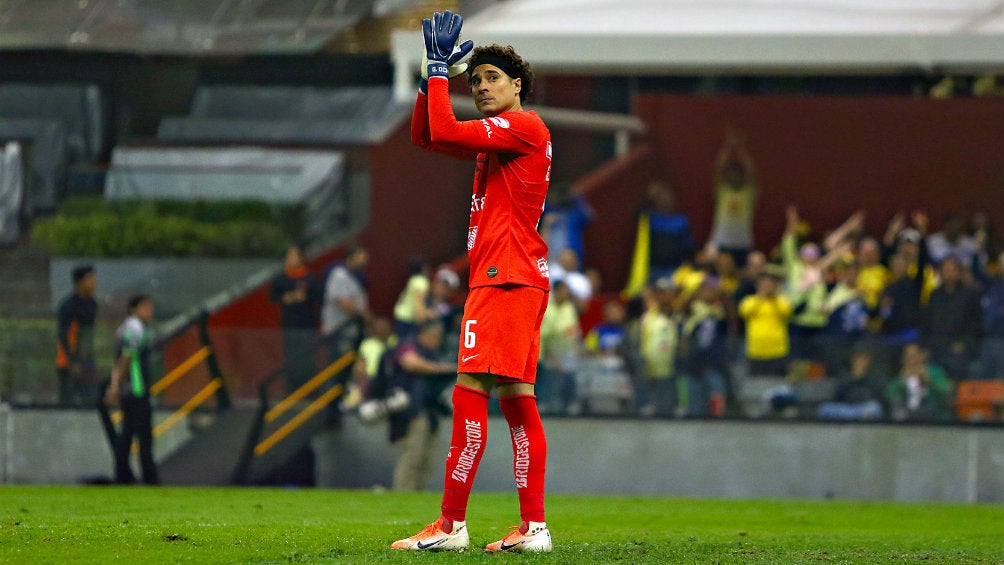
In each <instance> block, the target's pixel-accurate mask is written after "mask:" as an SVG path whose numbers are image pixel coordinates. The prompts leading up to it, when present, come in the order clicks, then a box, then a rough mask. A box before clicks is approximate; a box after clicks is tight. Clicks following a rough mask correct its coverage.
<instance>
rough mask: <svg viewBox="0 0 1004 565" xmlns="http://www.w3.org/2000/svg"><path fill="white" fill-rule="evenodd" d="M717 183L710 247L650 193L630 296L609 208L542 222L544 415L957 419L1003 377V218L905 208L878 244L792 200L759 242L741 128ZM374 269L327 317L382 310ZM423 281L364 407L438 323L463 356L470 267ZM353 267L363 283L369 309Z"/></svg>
mask: <svg viewBox="0 0 1004 565" xmlns="http://www.w3.org/2000/svg"><path fill="white" fill-rule="evenodd" d="M715 173H716V174H715V211H714V215H713V218H714V220H713V222H714V225H713V226H712V230H711V238H710V240H709V242H708V243H707V244H705V245H703V246H699V245H697V244H695V239H694V237H693V234H692V229H691V225H690V222H689V219H688V217H687V215H686V214H685V213H682V212H680V211H679V210H677V208H676V198H675V193H674V191H673V189H672V187H670V186H669V185H667V184H665V183H661V182H653V183H651V185H650V186H649V187H648V189H647V191H646V193H645V199H644V202H643V203H642V205H641V206H640V209H639V213H638V238H637V240H636V245H635V249H634V253H633V257H631V259H630V261H631V274H630V276H629V281H628V283H627V286H626V288H624V289H611V288H605V287H604V286H603V276H602V273H601V272H600V271H599V270H598V269H596V268H593V267H586V268H583V265H588V262H587V255H586V254H587V250H586V249H585V246H584V243H583V242H584V237H583V233H584V231H585V230H586V229H588V228H587V226H588V225H589V223H590V222H591V221H592V219H593V218H594V216H595V214H596V212H595V211H594V210H592V209H591V208H590V206H589V205H588V203H587V202H586V199H585V198H584V197H583V195H581V194H577V193H576V192H575V191H574V190H573V189H571V188H570V187H568V186H564V185H555V186H554V187H552V192H551V194H550V195H549V200H548V204H547V207H546V208H545V211H544V215H543V217H542V220H541V223H540V229H541V232H542V235H543V236H544V238H545V240H546V241H547V242H548V246H549V249H550V252H551V256H550V257H549V263H550V278H551V281H552V289H551V296H550V300H549V305H548V308H547V312H546V314H545V316H544V320H543V323H542V327H541V356H540V365H539V372H540V377H539V379H538V387H537V389H538V391H537V392H538V397H539V404H540V407H541V410H542V411H543V412H550V413H557V414H568V415H576V414H581V413H589V412H592V413H598V412H607V413H618V414H635V415H638V416H642V417H649V416H662V417H684V416H689V417H721V416H726V415H747V416H749V415H763V414H771V415H785V414H796V415H799V416H801V417H819V418H826V419H869V420H876V419H891V420H898V421H901V420H920V421H949V420H952V419H953V418H955V417H956V409H955V405H954V394H955V390H956V389H957V387H958V385H959V383H961V382H963V381H968V380H979V379H982V380H995V381H1004V268H1002V266H1004V245H1002V241H1004V236H1002V233H1001V231H1000V230H997V229H996V228H995V227H994V225H993V223H992V221H991V218H990V216H989V215H988V214H987V213H985V212H983V211H974V212H973V213H972V214H971V215H970V216H969V217H968V218H963V217H962V216H960V215H959V214H955V213H948V214H944V215H943V216H942V217H941V218H939V220H940V225H939V229H938V230H937V231H932V230H930V229H929V228H930V227H931V222H930V221H929V218H928V215H927V214H926V213H925V212H923V211H913V212H911V213H909V214H904V213H897V214H895V215H894V216H893V217H892V218H891V219H889V221H888V224H887V228H886V230H885V231H884V233H881V234H872V233H868V232H867V231H866V230H865V216H866V215H865V213H864V212H863V211H862V212H858V213H855V214H853V215H851V217H850V218H848V219H847V220H846V221H845V222H844V223H843V224H841V225H839V226H834V227H832V229H829V230H827V231H822V230H819V229H816V230H813V229H811V228H810V226H809V225H808V223H807V222H805V221H804V219H803V218H802V217H801V216H800V215H799V211H798V209H797V208H796V207H795V206H794V205H792V206H789V207H788V209H787V210H786V227H785V231H784V234H783V236H782V238H781V240H780V241H779V242H771V243H770V244H769V245H759V246H754V242H753V225H754V221H753V213H754V210H755V208H756V198H757V181H756V170H755V166H754V163H753V160H752V158H751V157H750V155H749V153H748V152H747V151H746V149H745V144H744V141H743V139H742V137H741V136H740V135H738V134H736V133H735V132H729V134H728V135H727V137H726V141H725V143H724V144H723V146H722V149H721V151H720V154H719V157H718V159H717V162H716V171H715ZM813 231H815V233H817V234H820V237H819V238H818V240H813V239H812V238H811V237H810V234H812V233H813ZM358 253H363V260H362V261H361V262H360V261H359V260H358V259H359V255H358ZM364 265H365V254H364V252H362V251H354V252H353V253H350V254H349V256H348V259H347V260H346V263H345V264H344V265H342V266H341V267H340V268H341V269H342V270H341V271H339V268H336V269H335V270H334V271H332V273H333V274H332V275H331V276H329V278H328V282H327V285H326V286H327V292H326V293H325V299H324V305H323V307H322V311H323V312H328V313H329V314H331V313H337V312H339V311H342V310H343V309H344V310H345V311H346V312H347V313H349V314H353V315H356V314H360V313H362V312H364V311H365V309H366V304H365V301H364V300H363V299H364V298H365V297H364V295H360V294H359V290H360V289H361V288H363V287H364V285H363V283H362V282H361V281H364V276H363V275H362V267H363V266H364ZM346 266H348V267H349V268H347V269H346V268H345V267H346ZM410 272H411V275H410V278H409V279H408V282H407V284H406V286H405V288H404V289H403V290H402V292H401V296H400V299H399V300H398V302H397V304H396V305H395V307H394V312H393V319H385V318H380V317H375V318H373V317H370V318H369V323H368V332H367V338H366V340H365V341H364V343H363V347H362V349H361V352H362V358H363V359H366V360H368V361H366V362H365V363H364V362H360V369H359V370H358V371H357V375H356V379H355V380H356V382H357V383H358V384H359V385H360V386H359V387H358V389H359V391H360V392H359V393H357V395H358V396H359V397H360V398H361V397H362V396H363V393H362V391H363V390H364V389H365V384H366V382H367V380H368V379H372V378H373V376H374V371H375V370H376V367H377V365H378V363H377V360H378V358H379V356H380V355H381V354H383V353H384V352H386V351H387V350H393V349H394V348H395V347H396V345H395V344H397V343H400V342H403V341H406V340H409V339H413V337H414V332H415V329H416V328H417V327H419V326H421V325H422V324H423V323H425V322H427V321H429V320H436V321H438V322H439V323H441V324H442V325H443V327H445V328H446V331H445V333H444V336H445V339H444V340H443V345H442V355H441V358H443V359H449V358H450V356H451V355H452V356H453V358H454V360H455V355H456V350H457V339H458V337H457V336H459V335H460V333H461V332H460V328H458V327H457V326H456V324H457V323H458V320H459V312H458V309H459V306H458V305H460V304H462V302H463V301H462V296H461V294H462V286H463V285H462V283H461V278H460V276H459V274H458V273H457V272H454V271H453V270H451V269H450V268H449V267H440V268H439V269H432V268H431V266H430V265H429V264H427V263H426V262H425V261H422V260H415V261H413V262H412V264H411V265H410ZM336 274H337V275H338V277H340V278H341V280H342V281H343V282H346V281H348V282H353V281H355V284H352V285H348V286H349V287H352V292H350V293H349V295H350V298H352V299H347V298H346V297H345V296H339V294H338V288H340V286H339V284H336V282H335V279H334V278H332V277H335V275H336ZM342 286H345V285H342ZM327 325H330V324H327ZM367 367H368V368H367ZM807 391H808V392H807Z"/></svg>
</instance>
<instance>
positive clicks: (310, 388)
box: [265, 351, 356, 422]
mask: <svg viewBox="0 0 1004 565" xmlns="http://www.w3.org/2000/svg"><path fill="white" fill-rule="evenodd" d="M355 359H356V353H355V352H354V351H350V352H349V353H346V354H345V355H342V356H341V357H340V358H339V359H338V360H337V361H335V362H334V363H331V364H330V365H328V366H327V367H325V368H324V369H323V370H322V371H321V372H320V373H317V375H315V376H314V378H312V379H310V380H309V381H307V382H306V383H304V384H303V385H301V386H300V388H298V389H296V390H295V391H293V393H292V394H290V395H289V396H287V397H286V398H284V399H283V400H282V401H280V402H279V403H278V404H276V405H275V406H273V407H272V409H271V410H269V411H268V412H266V413H265V421H266V422H271V421H272V420H275V419H276V418H278V417H279V416H281V415H282V414H283V413H284V412H286V410H289V408H290V407H292V406H293V405H294V404H296V403H297V402H299V401H300V400H303V398H304V397H306V396H307V395H308V394H310V393H311V392H314V390H315V389H316V388H317V387H319V386H321V385H322V384H324V383H325V382H326V381H327V380H328V379H330V378H331V377H332V376H334V375H335V374H336V373H338V372H340V371H342V370H343V369H344V368H345V367H346V365H348V364H349V363H351V362H353V361H355Z"/></svg>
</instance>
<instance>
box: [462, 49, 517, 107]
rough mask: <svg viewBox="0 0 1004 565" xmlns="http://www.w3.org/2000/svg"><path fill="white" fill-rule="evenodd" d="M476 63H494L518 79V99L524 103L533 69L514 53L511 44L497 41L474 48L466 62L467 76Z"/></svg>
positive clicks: (511, 76) (510, 76)
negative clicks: (503, 44)
mask: <svg viewBox="0 0 1004 565" xmlns="http://www.w3.org/2000/svg"><path fill="white" fill-rule="evenodd" d="M478 65H494V66H496V67H498V68H500V69H502V71H503V72H505V74H507V75H509V78H512V79H517V78H518V79H520V81H521V82H520V89H519V101H520V103H521V104H522V103H525V102H526V99H527V97H528V96H530V93H531V92H532V91H533V70H532V69H530V63H527V62H526V61H524V60H523V58H522V57H520V56H519V54H518V53H516V50H515V49H513V47H512V45H506V46H502V45H499V44H497V43H493V44H491V45H481V46H479V47H475V48H474V54H473V55H471V60H470V61H468V63H467V76H468V78H470V76H471V74H472V73H473V72H474V69H475V68H476V67H477V66H478Z"/></svg>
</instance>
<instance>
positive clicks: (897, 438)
mask: <svg viewBox="0 0 1004 565" xmlns="http://www.w3.org/2000/svg"><path fill="white" fill-rule="evenodd" d="M166 414H167V413H166V412H159V411H158V412H157V414H156V416H155V420H156V421H160V420H161V419H163V418H164V417H165V416H166ZM0 417H2V418H4V421H3V422H0V436H2V437H0V469H3V470H4V473H3V478H4V480H5V482H9V483H33V484H72V483H75V482H78V481H79V480H80V479H82V478H86V477H93V476H101V475H105V476H110V475H111V471H112V456H111V452H110V450H109V448H108V445H107V442H106V440H105V438H104V435H103V432H102V430H101V426H100V423H99V421H98V417H97V414H96V413H94V412H93V411H89V410H27V409H16V408H15V409H13V410H10V411H9V412H7V413H6V415H3V414H2V412H0ZM544 425H545V427H546V429H547V437H548V470H547V490H548V492H550V493H603V494H625V495H641V496H645V495H667V496H693V497H716V498H758V497H771V498H775V497H776V498H843V499H867V500H899V501H944V502H998V503H999V502H1004V433H1002V432H1004V429H1002V428H1001V427H991V426H965V425H958V426H941V427H939V426H913V425H891V424H831V423H803V422H772V421H738V420H735V421H689V420H683V421H681V420H618V419H592V418H575V419H573V418H548V419H545V422H544ZM448 427H449V426H448V425H446V424H445V422H444V425H443V426H442V427H441V429H440V431H439V435H440V442H439V448H438V451H437V455H436V459H437V462H438V463H437V468H436V469H435V470H434V471H433V475H432V478H431V480H430V481H429V485H428V487H429V489H431V490H438V489H439V488H440V486H441V485H442V477H443V460H444V459H445V456H446V448H447V442H448V433H449V430H448ZM488 429H489V431H488V434H489V437H488V444H487V445H488V447H487V448H486V450H485V455H484V459H483V461H482V463H481V467H480V472H479V473H478V477H477V482H476V483H475V490H480V491H503V492H504V491H513V490H514V489H513V486H512V483H513V478H512V470H511V469H512V450H511V447H510V443H509V437H508V433H507V429H506V426H505V421H504V420H502V419H501V418H492V419H491V420H490V422H489V427H488ZM188 434H189V431H188V430H187V429H186V426H185V425H184V424H179V425H178V426H175V427H174V428H172V429H171V430H170V431H169V433H168V434H166V435H165V436H163V437H161V438H158V441H156V442H155V456H156V457H157V458H158V459H159V458H162V457H163V456H165V455H167V454H168V453H170V452H171V451H172V450H173V449H175V448H176V447H177V446H178V445H181V443H183V442H184V441H185V440H186V439H187V437H188ZM312 446H313V449H314V452H315V460H316V468H315V474H316V476H317V482H318V486H320V487H329V488H371V487H376V486H379V487H389V486H390V478H391V473H392V471H393V467H394V462H395V460H396V455H397V452H396V448H395V447H394V446H391V445H389V444H388V442H387V428H386V425H385V424H380V425H375V426H366V425H363V424H362V423H360V422H359V421H358V420H356V419H355V418H353V417H351V416H347V417H346V418H344V424H343V426H342V428H341V429H340V430H338V431H334V432H329V433H325V434H320V435H317V436H315V437H314V439H313V441H312Z"/></svg>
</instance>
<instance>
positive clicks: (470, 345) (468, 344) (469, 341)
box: [464, 320, 478, 349]
mask: <svg viewBox="0 0 1004 565" xmlns="http://www.w3.org/2000/svg"><path fill="white" fill-rule="evenodd" d="M476 323H478V321H477V320H467V322H466V323H465V324H464V347H465V348H466V349H474V343H475V342H476V341H477V338H478V334H476V333H474V330H472V329H471V326H473V325H474V324H476Z"/></svg>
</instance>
